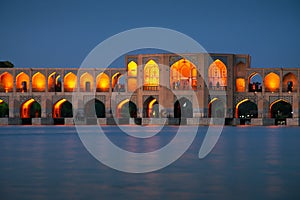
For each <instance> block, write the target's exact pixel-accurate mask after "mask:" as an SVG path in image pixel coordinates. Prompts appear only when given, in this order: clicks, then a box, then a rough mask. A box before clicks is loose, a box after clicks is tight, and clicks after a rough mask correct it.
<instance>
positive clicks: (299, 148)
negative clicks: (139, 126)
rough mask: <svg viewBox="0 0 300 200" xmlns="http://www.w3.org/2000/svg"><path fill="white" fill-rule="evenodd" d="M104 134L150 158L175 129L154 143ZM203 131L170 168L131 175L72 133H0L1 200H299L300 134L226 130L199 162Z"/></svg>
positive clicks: (21, 129)
mask: <svg viewBox="0 0 300 200" xmlns="http://www.w3.org/2000/svg"><path fill="white" fill-rule="evenodd" d="M151 129H155V127H150V128H149V130H148V131H151ZM105 130H106V131H107V132H109V133H108V134H109V137H110V139H111V140H112V141H113V142H114V143H116V144H118V145H119V146H120V147H122V148H125V149H129V150H132V151H137V152H147V151H152V150H155V149H157V148H160V147H161V146H163V145H165V144H167V143H168V142H169V141H170V140H171V139H172V138H173V136H174V132H175V131H176V127H167V128H165V129H164V130H163V132H162V133H160V134H157V135H156V136H155V137H153V138H151V139H132V138H129V139H128V137H126V136H125V135H124V134H122V133H121V132H119V131H118V128H117V127H110V126H107V127H105ZM205 130H206V128H205V127H200V128H199V132H198V134H197V137H196V139H195V141H194V143H193V144H192V145H191V147H190V148H189V150H188V151H187V152H186V153H185V154H184V155H183V156H182V157H181V158H180V159H179V160H177V161H176V162H174V163H173V164H172V165H170V166H168V167H166V168H164V169H162V170H159V171H156V172H152V173H146V174H128V173H122V172H118V171H116V170H113V169H110V168H109V167H106V166H104V165H102V164H101V163H100V162H98V161H97V160H96V159H94V158H93V157H92V156H91V155H90V154H89V153H88V152H87V150H85V148H84V146H83V145H82V143H81V141H80V139H79V137H78V135H77V134H76V131H75V128H74V127H67V126H56V127H55V126H47V127H44V126H37V127H34V126H15V127H9V126H6V127H0V199H5V200H9V199H30V200H36V199H300V189H299V186H300V128H297V127H289V128H286V127H225V128H224V130H223V133H222V135H221V137H220V139H219V141H218V143H217V144H216V146H215V148H214V149H213V151H212V152H211V153H210V154H209V155H208V156H207V157H206V158H204V159H202V160H200V159H198V151H199V148H200V145H201V143H202V140H203V137H204V132H205Z"/></svg>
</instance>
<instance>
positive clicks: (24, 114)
mask: <svg viewBox="0 0 300 200" xmlns="http://www.w3.org/2000/svg"><path fill="white" fill-rule="evenodd" d="M34 101H35V100H34V99H29V100H27V101H26V102H25V103H23V105H22V107H21V118H30V106H31V104H32V103H33V102H34Z"/></svg>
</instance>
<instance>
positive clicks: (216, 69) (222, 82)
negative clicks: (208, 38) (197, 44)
mask: <svg viewBox="0 0 300 200" xmlns="http://www.w3.org/2000/svg"><path fill="white" fill-rule="evenodd" d="M208 82H209V87H210V89H213V90H226V87H227V67H226V65H225V64H224V63H223V62H222V61H221V60H219V59H217V60H215V61H214V62H213V63H212V64H211V65H210V66H209V68H208Z"/></svg>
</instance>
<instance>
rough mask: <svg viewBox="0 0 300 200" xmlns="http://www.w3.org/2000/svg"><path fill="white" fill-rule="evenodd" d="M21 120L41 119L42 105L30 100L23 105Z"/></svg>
mask: <svg viewBox="0 0 300 200" xmlns="http://www.w3.org/2000/svg"><path fill="white" fill-rule="evenodd" d="M20 114H21V118H40V117H41V105H40V104H39V103H38V102H37V101H36V100H34V99H32V98H31V99H28V100H27V101H25V102H24V103H23V104H22V105H21V112H20Z"/></svg>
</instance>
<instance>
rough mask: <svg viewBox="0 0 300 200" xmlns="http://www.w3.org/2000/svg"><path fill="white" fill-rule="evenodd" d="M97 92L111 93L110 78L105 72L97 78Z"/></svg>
mask: <svg viewBox="0 0 300 200" xmlns="http://www.w3.org/2000/svg"><path fill="white" fill-rule="evenodd" d="M96 80H97V88H96V91H97V92H108V91H109V87H110V86H109V77H108V75H107V74H105V73H104V72H102V73H100V74H99V75H98V76H97V79H96Z"/></svg>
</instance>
